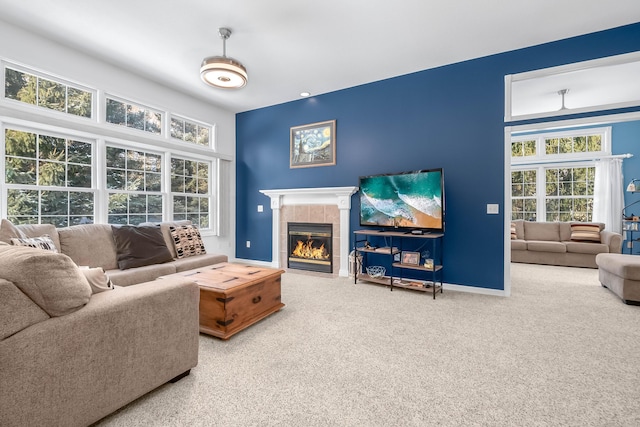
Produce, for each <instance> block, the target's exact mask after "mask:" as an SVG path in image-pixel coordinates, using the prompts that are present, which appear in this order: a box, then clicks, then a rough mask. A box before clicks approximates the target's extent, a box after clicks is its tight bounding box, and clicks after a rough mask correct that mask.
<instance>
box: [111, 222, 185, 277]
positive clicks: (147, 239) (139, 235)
mask: <svg viewBox="0 0 640 427" xmlns="http://www.w3.org/2000/svg"><path fill="white" fill-rule="evenodd" d="M111 229H112V231H113V240H114V241H115V243H116V253H117V255H118V268H119V269H120V270H126V269H128V268H135V267H142V266H144V265H152V264H161V263H163V262H168V261H172V260H173V257H172V256H171V253H170V252H169V249H167V245H166V244H165V242H164V238H163V237H162V231H160V227H158V226H134V225H119V226H118V225H113V226H111Z"/></svg>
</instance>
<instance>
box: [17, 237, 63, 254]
mask: <svg viewBox="0 0 640 427" xmlns="http://www.w3.org/2000/svg"><path fill="white" fill-rule="evenodd" d="M11 244H12V245H14V246H29V247H32V248H38V249H44V250H45V251H51V252H56V253H57V252H58V248H56V245H55V244H54V243H53V240H51V237H50V236H49V235H48V234H45V235H44V236H40V237H25V238H24V239H20V238H16V237H12V238H11Z"/></svg>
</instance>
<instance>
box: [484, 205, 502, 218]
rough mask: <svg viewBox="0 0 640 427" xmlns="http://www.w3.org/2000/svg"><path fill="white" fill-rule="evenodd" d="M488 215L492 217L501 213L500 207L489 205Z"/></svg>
mask: <svg viewBox="0 0 640 427" xmlns="http://www.w3.org/2000/svg"><path fill="white" fill-rule="evenodd" d="M487 213H488V214H491V215H495V214H499V213H500V205H498V204H497V203H489V204H487Z"/></svg>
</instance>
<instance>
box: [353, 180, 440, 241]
mask: <svg viewBox="0 0 640 427" xmlns="http://www.w3.org/2000/svg"><path fill="white" fill-rule="evenodd" d="M360 225H361V226H378V227H386V228H398V229H404V230H407V231H410V230H411V231H413V230H415V231H418V232H419V231H439V232H443V231H444V173H443V170H442V168H440V169H429V170H419V171H412V172H402V173H395V174H384V175H372V176H361V177H360Z"/></svg>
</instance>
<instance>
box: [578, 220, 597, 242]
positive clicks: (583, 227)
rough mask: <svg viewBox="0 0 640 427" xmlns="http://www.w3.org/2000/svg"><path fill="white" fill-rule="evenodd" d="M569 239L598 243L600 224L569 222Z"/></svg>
mask: <svg viewBox="0 0 640 427" xmlns="http://www.w3.org/2000/svg"><path fill="white" fill-rule="evenodd" d="M571 240H572V241H574V242H596V243H600V224H590V223H573V224H571Z"/></svg>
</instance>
